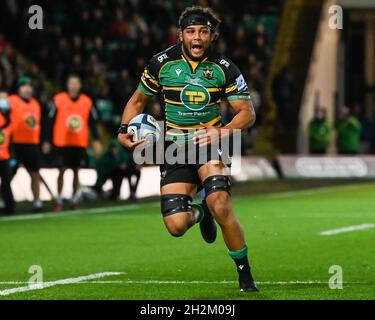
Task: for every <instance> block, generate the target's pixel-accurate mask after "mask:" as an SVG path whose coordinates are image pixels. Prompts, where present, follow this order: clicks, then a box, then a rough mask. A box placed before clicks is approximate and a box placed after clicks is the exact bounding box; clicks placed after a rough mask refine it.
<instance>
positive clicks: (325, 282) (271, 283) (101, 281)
mask: <svg viewBox="0 0 375 320" xmlns="http://www.w3.org/2000/svg"><path fill="white" fill-rule="evenodd" d="M27 283H28V282H24V281H3V282H0V285H4V284H27ZM48 283H49V282H45V283H44V284H48ZM76 283H79V284H235V283H238V281H232V280H221V281H215V280H213V281H207V280H189V281H185V280H99V281H88V280H83V281H79V282H74V284H76ZM256 283H257V284H268V285H290V284H327V283H328V282H327V281H320V280H294V281H256ZM345 283H347V284H355V283H356V284H367V283H368V282H345ZM64 284H70V283H64ZM40 285H42V283H41V284H40Z"/></svg>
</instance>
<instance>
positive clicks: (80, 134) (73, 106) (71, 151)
mask: <svg viewBox="0 0 375 320" xmlns="http://www.w3.org/2000/svg"><path fill="white" fill-rule="evenodd" d="M80 91H81V80H80V78H79V77H78V76H76V75H71V76H69V77H68V80H67V91H66V92H65V91H64V92H60V93H58V94H56V95H55V97H54V98H53V102H52V104H51V111H50V113H49V116H48V122H49V124H48V127H47V128H48V129H47V136H48V137H49V138H50V140H51V141H52V143H53V145H54V147H55V148H56V151H57V155H58V164H59V169H60V172H59V177H58V181H57V186H58V195H57V197H56V204H55V207H54V210H55V211H61V210H62V209H63V207H62V205H63V200H62V196H61V192H62V189H63V184H64V173H65V170H66V169H72V170H73V196H72V199H71V208H73V209H74V208H77V207H78V206H79V202H80V197H79V195H78V193H77V191H78V189H79V177H78V171H79V168H81V167H82V166H83V165H84V164H85V160H86V149H87V147H88V146H89V133H90V132H91V134H92V138H93V148H94V152H95V154H99V153H100V152H101V144H100V142H99V134H98V131H97V129H96V121H97V119H98V117H97V114H96V111H95V109H94V107H93V102H92V100H91V99H90V98H89V97H88V96H87V95H85V94H83V93H81V92H80ZM43 149H44V152H46V153H48V152H50V150H51V144H50V142H47V143H45V144H44V145H43Z"/></svg>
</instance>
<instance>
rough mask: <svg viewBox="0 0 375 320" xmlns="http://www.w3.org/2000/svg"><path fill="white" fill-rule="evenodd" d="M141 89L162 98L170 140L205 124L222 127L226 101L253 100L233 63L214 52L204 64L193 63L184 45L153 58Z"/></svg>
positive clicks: (171, 48) (143, 77)
mask: <svg viewBox="0 0 375 320" xmlns="http://www.w3.org/2000/svg"><path fill="white" fill-rule="evenodd" d="M139 88H140V90H141V91H142V92H143V93H144V94H146V95H149V96H152V95H159V97H160V98H161V100H162V104H163V107H164V114H165V120H166V132H167V136H168V134H169V135H171V136H173V132H174V131H177V130H179V131H180V130H184V132H186V130H193V129H199V128H202V125H200V123H201V122H202V123H207V124H209V125H212V126H216V127H220V126H221V125H222V123H221V111H220V102H221V101H222V100H228V101H229V100H250V99H251V97H250V94H249V91H248V88H247V84H246V81H245V79H244V77H243V76H242V74H241V72H240V71H239V69H238V68H237V66H236V65H235V64H234V63H233V62H232V61H230V60H229V59H227V58H226V57H224V56H222V55H221V54H219V53H218V52H216V51H215V50H213V49H212V50H210V52H209V54H208V55H207V56H206V57H205V58H204V59H203V60H201V61H199V62H198V61H197V62H196V61H190V60H188V58H186V57H185V55H184V54H183V51H182V45H181V44H177V45H175V46H172V47H170V48H169V49H167V50H165V51H163V52H161V53H158V54H156V55H155V56H153V57H152V58H151V60H150V61H149V63H148V65H147V66H146V68H145V69H144V72H143V74H142V77H141V81H140V83H139ZM180 132H181V131H180ZM185 138H186V137H185ZM172 140H176V137H174V138H173V139H172Z"/></svg>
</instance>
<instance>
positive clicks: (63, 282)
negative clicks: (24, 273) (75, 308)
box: [0, 272, 123, 296]
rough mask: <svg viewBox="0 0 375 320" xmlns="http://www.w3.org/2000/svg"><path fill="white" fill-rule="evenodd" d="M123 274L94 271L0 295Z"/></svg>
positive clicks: (12, 290) (6, 290)
mask: <svg viewBox="0 0 375 320" xmlns="http://www.w3.org/2000/svg"><path fill="white" fill-rule="evenodd" d="M121 274H123V272H101V273H94V274H89V275H87V276H81V277H76V278H67V279H62V280H57V281H49V282H42V283H35V284H30V285H28V286H24V287H17V288H11V289H5V290H2V291H0V296H7V295H10V294H14V293H19V292H27V291H33V290H41V289H45V288H50V287H54V286H59V285H66V284H75V283H80V282H83V281H87V280H92V279H99V278H104V277H109V276H118V275H121Z"/></svg>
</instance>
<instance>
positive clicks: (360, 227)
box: [319, 223, 375, 236]
mask: <svg viewBox="0 0 375 320" xmlns="http://www.w3.org/2000/svg"><path fill="white" fill-rule="evenodd" d="M374 227H375V224H373V223H364V224H360V225H356V226H348V227H343V228H338V229H332V230H325V231H321V232H319V234H320V235H321V236H332V235H335V234H339V233H345V232H352V231H359V230H365V229H371V228H374Z"/></svg>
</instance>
